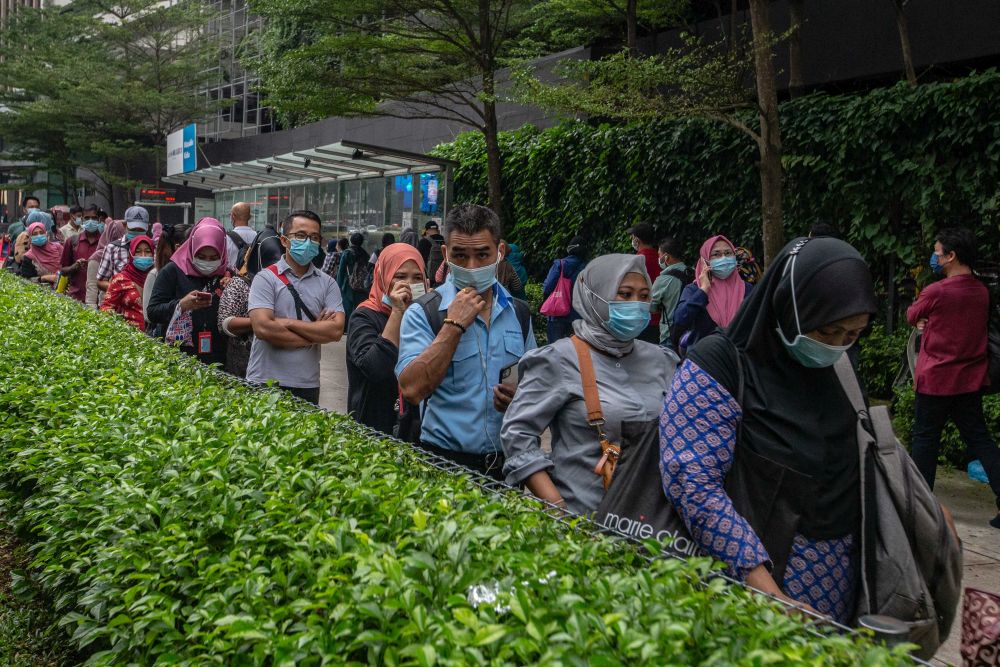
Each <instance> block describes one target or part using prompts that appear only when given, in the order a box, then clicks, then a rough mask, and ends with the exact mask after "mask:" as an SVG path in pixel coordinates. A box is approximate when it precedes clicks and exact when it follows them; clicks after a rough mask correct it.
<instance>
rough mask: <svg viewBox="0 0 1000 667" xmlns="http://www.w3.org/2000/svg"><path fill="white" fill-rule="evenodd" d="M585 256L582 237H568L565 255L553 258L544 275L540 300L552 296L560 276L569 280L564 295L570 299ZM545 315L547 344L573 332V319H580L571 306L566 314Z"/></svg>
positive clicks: (585, 261) (585, 260)
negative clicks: (566, 292) (567, 289)
mask: <svg viewBox="0 0 1000 667" xmlns="http://www.w3.org/2000/svg"><path fill="white" fill-rule="evenodd" d="M586 258H587V251H586V249H585V248H584V245H583V237H582V236H574V237H573V238H571V239H570V241H569V245H567V246H566V255H565V256H564V257H562V258H559V259H556V260H553V262H552V266H551V267H550V268H549V274H548V275H547V276H546V277H545V282H544V283H542V301H543V302H544V301H545V300H546V299H548V298H549V297H550V296H552V293H553V292H554V291H555V290H556V287H557V286H558V285H559V281H560V279H561V278H564V279H565V280H568V281H569V285H570V293H569V294H567V295H565V296H566V298H567V299H569V300H572V298H573V288H572V286H573V285H574V284H575V283H576V277H577V276H578V275H579V273H580V271H582V270H583V267H584V265H585V264H586V263H587V259H586ZM547 317H548V322H547V325H546V331H545V334H546V336H547V340H548V342H549V344H552V343H554V342H556V341H557V340H559V339H561V338H566V337H567V336H570V335H571V334H572V333H573V331H572V325H573V321H574V320H578V319H580V314H579V313H577V312H576V311H575V310H573V309H572V306H571V307H570V310H569V312H568V313H567V314H566V315H549V316H547Z"/></svg>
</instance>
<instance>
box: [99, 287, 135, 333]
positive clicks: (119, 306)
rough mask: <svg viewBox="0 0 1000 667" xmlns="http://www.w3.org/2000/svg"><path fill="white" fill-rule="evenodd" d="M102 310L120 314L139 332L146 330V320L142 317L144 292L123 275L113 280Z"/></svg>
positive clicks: (105, 296) (102, 304)
mask: <svg viewBox="0 0 1000 667" xmlns="http://www.w3.org/2000/svg"><path fill="white" fill-rule="evenodd" d="M101 310H106V311H108V312H112V313H118V314H119V315H121V316H122V317H124V318H125V321H126V322H128V323H129V324H131V325H132V326H134V327H135V328H136V329H138V330H139V331H145V330H146V319H145V318H144V317H143V315H142V291H141V290H140V289H139V287H138V286H137V285H136V284H135V283H134V282H132V281H131V280H129V279H128V278H127V277H125V275H124V274H123V273H117V274H115V276H114V278H112V279H111V284H110V285H108V292H107V294H105V295H104V301H103V302H102V303H101Z"/></svg>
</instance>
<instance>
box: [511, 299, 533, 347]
mask: <svg viewBox="0 0 1000 667" xmlns="http://www.w3.org/2000/svg"><path fill="white" fill-rule="evenodd" d="M511 300H512V301H513V302H514V314H515V315H517V323H518V324H520V325H521V337H522V338H523V339H524V342H525V344H527V342H528V334H529V333H530V332H531V306H529V305H528V304H527V303H526V302H524V301H522V300H521V299H518V298H515V297H511Z"/></svg>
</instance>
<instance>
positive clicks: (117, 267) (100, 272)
mask: <svg viewBox="0 0 1000 667" xmlns="http://www.w3.org/2000/svg"><path fill="white" fill-rule="evenodd" d="M148 231H149V212H148V211H147V210H146V209H144V208H143V207H142V206H132V207H129V209H128V210H127V211H125V236H124V237H122V238H120V239H118V240H117V241H112V242H111V243H109V244H108V245H107V247H106V248H105V249H104V255H103V257H102V258H101V265H100V266H99V267H98V269H97V287H98V288H99V289H100V290H102V291H105V292H106V291H107V290H108V285H109V284H110V282H111V278H112V277H113V276H114V275H115V274H116V273H118V272H119V271H121V270H122V269H124V268H125V265H126V264H127V263H128V259H129V252H128V248H129V244H130V243H132V239H134V238H136V237H138V236H145V235H146V234H147V232H148Z"/></svg>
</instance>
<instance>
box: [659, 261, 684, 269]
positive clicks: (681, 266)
mask: <svg viewBox="0 0 1000 667" xmlns="http://www.w3.org/2000/svg"><path fill="white" fill-rule="evenodd" d="M686 268H687V264H685V263H684V262H677V263H676V264H668V265H667V268H665V269H663V270H664V271H674V270H675V269H679V270H681V271H683V270H684V269H686Z"/></svg>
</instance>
